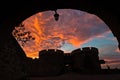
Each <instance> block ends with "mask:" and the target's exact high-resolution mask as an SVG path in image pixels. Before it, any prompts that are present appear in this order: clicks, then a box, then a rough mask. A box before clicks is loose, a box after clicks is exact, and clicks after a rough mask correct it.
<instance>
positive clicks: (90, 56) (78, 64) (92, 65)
mask: <svg viewBox="0 0 120 80" xmlns="http://www.w3.org/2000/svg"><path fill="white" fill-rule="evenodd" d="M71 54H72V57H73V69H74V70H75V71H80V72H99V71H100V69H101V66H100V61H99V57H98V54H99V52H98V49H97V48H95V47H84V48H81V49H80V48H79V49H76V50H73V51H72V53H71Z"/></svg>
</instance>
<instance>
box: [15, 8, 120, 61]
mask: <svg viewBox="0 0 120 80" xmlns="http://www.w3.org/2000/svg"><path fill="white" fill-rule="evenodd" d="M57 12H58V14H59V15H60V17H59V20H58V21H55V19H54V16H53V15H54V11H44V12H39V13H37V14H35V15H33V16H31V17H29V18H27V19H26V20H24V21H23V22H22V23H21V24H23V25H24V28H25V31H23V32H21V34H23V35H22V36H21V38H22V37H23V38H24V39H25V38H28V36H31V38H30V39H29V38H28V40H26V42H25V44H24V39H23V40H22V41H18V43H19V44H20V46H21V47H22V48H23V50H24V51H25V53H26V55H27V56H28V57H38V52H39V51H40V50H43V49H49V48H52V49H61V50H63V51H64V52H65V53H68V52H71V51H72V50H74V49H77V48H80V47H86V46H94V47H97V48H99V50H100V57H101V58H104V59H106V60H107V61H111V60H112V59H113V60H114V59H115V60H117V59H118V58H117V56H118V55H119V53H120V52H119V49H118V47H117V45H118V43H117V39H116V38H115V37H114V35H113V34H112V32H111V30H110V29H109V27H108V26H107V25H106V24H105V23H104V22H103V21H102V20H101V19H100V18H99V17H97V16H96V15H94V14H90V13H87V12H84V11H80V10H74V9H58V10H57ZM20 26H21V25H20ZM20 26H18V27H16V29H18V28H19V27H20ZM13 31H14V30H13ZM29 32H30V33H29ZM25 33H26V34H25ZM24 34H25V35H24ZM15 38H16V39H17V37H15ZM23 45H24V46H23ZM111 50H112V51H111ZM113 54H114V55H115V57H113V56H112V55H113ZM106 55H107V56H108V57H107V58H106ZM111 57H112V58H111ZM116 58H117V59H116ZM110 59H111V60H110Z"/></svg>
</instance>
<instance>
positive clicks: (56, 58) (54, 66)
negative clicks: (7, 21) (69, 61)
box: [28, 49, 64, 76]
mask: <svg viewBox="0 0 120 80" xmlns="http://www.w3.org/2000/svg"><path fill="white" fill-rule="evenodd" d="M31 65H32V67H31V70H29V71H28V73H29V74H30V75H38V76H55V75H59V74H61V73H62V71H63V69H64V52H63V51H61V50H54V49H48V50H42V51H40V52H39V59H36V60H34V61H33V63H32V64H31Z"/></svg>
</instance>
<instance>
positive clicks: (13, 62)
mask: <svg viewBox="0 0 120 80" xmlns="http://www.w3.org/2000/svg"><path fill="white" fill-rule="evenodd" d="M9 38H10V40H6V43H5V44H4V45H3V46H1V49H0V78H1V79H0V80H15V79H19V78H21V77H24V76H26V73H25V71H24V68H23V66H24V65H25V64H24V63H23V62H24V61H23V60H25V58H26V56H25V54H24V52H23V51H22V49H21V48H20V47H19V45H18V44H17V43H16V41H15V40H14V38H13V37H12V36H9Z"/></svg>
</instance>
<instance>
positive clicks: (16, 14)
mask: <svg viewBox="0 0 120 80" xmlns="http://www.w3.org/2000/svg"><path fill="white" fill-rule="evenodd" d="M117 3H118V2H117V1H116V2H115V1H109V2H107V1H106V2H105V0H104V1H102V0H96V1H91V0H80V1H78V0H70V1H65V0H57V1H54V0H53V1H49V0H44V1H41V0H29V1H26V2H25V0H24V1H22V0H19V1H18V0H16V1H13V2H12V1H11V2H8V1H7V0H4V1H3V0H2V1H0V10H1V11H0V26H1V29H0V37H1V38H0V39H1V40H0V56H3V55H4V54H5V53H6V54H8V55H9V56H10V55H11V53H12V55H13V56H14V57H13V58H15V59H17V62H18V64H13V65H14V66H19V65H21V64H20V63H23V62H24V61H22V60H21V58H23V57H24V58H25V57H26V56H25V54H24V51H23V50H22V49H21V47H20V46H19V44H18V43H17V41H16V40H15V38H14V37H13V35H12V34H11V32H12V31H13V29H14V27H15V26H18V25H19V24H20V23H21V22H22V21H23V20H25V19H26V18H28V17H30V16H32V15H34V14H35V13H38V12H41V11H46V10H56V9H67V8H70V9H77V10H82V11H86V12H89V13H92V14H95V15H97V16H98V17H99V18H101V19H102V20H103V21H104V22H105V23H106V24H107V25H108V26H109V28H110V29H111V31H112V32H113V34H114V36H115V37H116V38H117V40H118V42H119V44H120V27H119V26H120V24H119V21H120V16H119V13H120V12H119V11H120V9H119V4H117ZM113 5H114V6H113ZM10 46H11V47H10ZM118 46H119V48H120V45H118ZM8 49H10V51H9V50H8ZM11 49H13V50H12V51H11ZM14 50H15V51H14ZM22 53H23V54H22ZM16 54H17V55H16ZM20 56H22V57H20ZM18 58H19V59H18ZM8 59H9V61H8V62H11V63H12V58H8ZM0 62H1V63H3V65H4V61H3V60H1V59H0ZM17 62H16V63H17ZM1 65H2V64H1ZM21 66H23V65H21ZM10 70H11V68H10V69H9V71H8V72H7V73H12V74H13V75H16V76H14V77H12V80H13V78H14V79H16V78H19V77H20V76H23V75H25V74H24V71H20V72H19V71H18V74H19V76H18V75H17V74H16V73H14V72H12V71H10ZM14 70H16V71H17V70H20V69H19V68H16V69H14ZM21 70H22V69H21ZM3 75H6V76H9V75H7V74H6V73H3ZM6 76H5V77H6ZM6 78H7V77H6ZM2 80H3V79H2Z"/></svg>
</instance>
